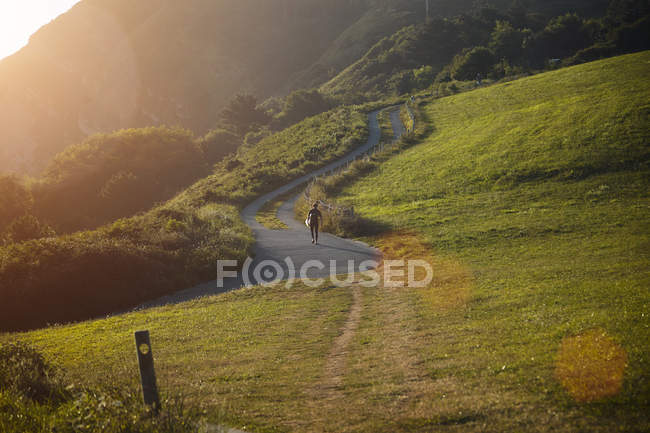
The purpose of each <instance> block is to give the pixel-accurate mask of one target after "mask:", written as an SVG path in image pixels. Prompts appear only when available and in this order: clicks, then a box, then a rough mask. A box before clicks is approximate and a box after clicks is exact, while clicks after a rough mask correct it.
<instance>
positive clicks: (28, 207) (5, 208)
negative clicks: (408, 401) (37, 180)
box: [0, 175, 34, 232]
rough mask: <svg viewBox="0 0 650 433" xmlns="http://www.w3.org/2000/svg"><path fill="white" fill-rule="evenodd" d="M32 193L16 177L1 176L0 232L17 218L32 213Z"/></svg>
mask: <svg viewBox="0 0 650 433" xmlns="http://www.w3.org/2000/svg"><path fill="white" fill-rule="evenodd" d="M33 205H34V199H33V197H32V193H31V192H30V191H29V190H28V189H27V188H25V186H24V185H23V184H22V183H21V182H20V181H19V180H18V178H17V177H16V176H12V175H0V232H1V231H2V229H3V228H5V227H7V225H9V224H10V223H11V222H12V221H14V220H15V219H16V218H18V217H21V216H23V215H26V214H28V213H31V211H32V207H33Z"/></svg>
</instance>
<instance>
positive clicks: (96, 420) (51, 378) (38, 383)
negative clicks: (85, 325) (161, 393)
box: [0, 342, 201, 433]
mask: <svg viewBox="0 0 650 433" xmlns="http://www.w3.org/2000/svg"><path fill="white" fill-rule="evenodd" d="M131 388H132V389H137V388H136V387H135V386H133V387H131ZM200 415H201V413H200V411H198V410H197V409H195V408H192V407H186V406H185V405H184V404H183V400H182V399H181V398H179V397H174V398H164V399H163V402H162V410H161V411H160V413H158V414H157V415H155V416H154V414H153V413H152V411H151V409H150V408H149V407H145V406H144V404H143V403H142V400H141V397H140V395H139V392H138V391H130V390H124V389H116V388H110V387H104V388H101V389H86V388H80V387H76V386H73V385H66V383H65V382H64V380H63V375H62V374H61V373H60V372H59V370H58V369H57V368H55V367H53V366H52V365H51V364H49V363H48V362H46V361H45V360H44V358H43V356H42V355H41V354H40V353H39V352H38V351H37V350H35V349H34V348H33V347H31V346H29V345H27V344H25V343H21V342H12V343H8V344H5V345H3V346H0V431H2V432H6V433H25V432H33V433H39V432H43V433H45V432H58V433H68V432H69V433H94V432H98V431H101V432H105V433H118V432H141V433H145V432H146V433H149V432H151V433H153V432H192V431H196V430H197V429H198V425H199V417H200Z"/></svg>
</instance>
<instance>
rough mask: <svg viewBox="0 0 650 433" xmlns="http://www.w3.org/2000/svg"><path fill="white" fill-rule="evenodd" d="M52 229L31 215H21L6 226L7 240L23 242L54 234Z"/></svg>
mask: <svg viewBox="0 0 650 433" xmlns="http://www.w3.org/2000/svg"><path fill="white" fill-rule="evenodd" d="M54 235H55V233H54V230H52V229H51V228H50V227H49V226H47V225H44V224H41V223H40V222H39V221H38V219H36V217H35V216H33V215H23V216H20V217H18V218H16V219H15V220H14V221H13V222H12V223H11V224H9V227H8V228H7V237H8V239H7V240H8V241H9V242H25V241H28V240H31V239H38V238H42V237H45V236H54Z"/></svg>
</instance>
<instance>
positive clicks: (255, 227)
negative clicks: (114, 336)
mask: <svg viewBox="0 0 650 433" xmlns="http://www.w3.org/2000/svg"><path fill="white" fill-rule="evenodd" d="M391 108H394V107H389V108H386V109H385V110H390V109H391ZM380 111H382V110H377V111H373V112H371V113H369V114H368V129H369V134H368V139H367V141H366V143H365V144H363V145H362V146H359V147H358V148H356V149H354V150H353V151H351V152H350V153H348V154H347V155H346V156H344V157H343V158H341V159H339V160H337V161H334V162H332V163H330V164H328V165H326V166H324V167H322V168H320V169H318V170H316V171H313V172H312V173H309V174H307V175H304V176H302V177H300V178H298V179H295V180H293V181H292V182H289V183H287V184H286V185H284V186H282V187H280V188H278V189H276V190H274V191H272V192H270V193H268V194H265V195H263V196H261V197H259V198H258V199H256V200H255V201H253V202H252V203H251V204H249V205H248V206H246V207H245V208H244V209H243V210H242V211H241V217H242V220H243V221H244V222H245V223H246V224H247V225H248V226H249V227H250V228H251V230H252V231H253V234H254V235H255V240H256V242H255V245H254V247H253V251H254V255H255V258H254V259H252V261H250V262H249V263H248V264H247V266H246V270H242V272H241V273H239V272H238V277H236V278H226V279H224V280H223V284H222V285H221V287H220V285H219V284H218V283H219V282H218V281H217V280H214V281H209V282H206V283H203V284H200V285H198V286H196V287H193V288H190V289H187V290H183V291H180V292H176V293H174V294H172V295H169V296H165V297H163V298H159V299H157V300H155V301H152V302H148V303H146V304H144V305H142V306H141V308H146V307H151V306H158V305H165V304H171V303H178V302H183V301H187V300H190V299H194V298H197V297H200V296H206V295H212V294H218V293H223V292H225V291H228V290H232V289H236V288H239V287H242V286H245V285H254V284H261V283H264V282H269V281H273V280H278V279H291V278H299V277H301V276H305V277H308V278H325V277H329V276H330V275H332V274H334V275H340V274H351V273H353V272H358V271H359V269H360V266H361V265H362V264H363V265H364V267H365V265H370V262H368V261H378V260H379V257H380V254H379V252H378V251H377V250H376V249H374V248H371V247H369V246H368V245H366V244H364V243H361V242H358V241H353V240H349V239H342V238H339V237H337V236H334V235H331V234H329V233H321V234H320V238H319V244H318V245H313V244H312V243H311V235H310V233H309V229H308V228H307V227H305V226H304V224H302V223H300V222H298V221H296V220H295V219H294V216H293V205H294V203H295V200H296V199H297V198H298V196H296V197H294V198H293V199H291V200H288V201H287V202H285V203H284V204H282V205H281V206H280V208H279V209H278V218H279V219H280V220H281V221H283V222H284V223H285V224H286V225H287V226H288V229H287V230H270V229H267V228H265V227H264V226H262V225H261V224H260V223H259V222H257V220H256V219H255V216H256V215H257V213H258V212H259V210H260V208H261V207H262V206H264V204H266V203H267V202H269V201H271V200H273V199H275V198H276V197H278V196H280V195H282V194H284V193H286V192H288V191H291V190H292V189H294V188H296V187H298V186H299V185H302V184H305V183H307V182H309V181H310V180H312V179H313V178H315V177H317V176H322V175H325V174H327V173H330V172H332V171H334V170H336V169H338V168H339V167H341V166H343V165H345V164H347V163H349V162H350V161H353V160H355V159H356V158H358V157H360V156H362V155H364V154H365V153H367V152H368V151H370V150H372V149H373V148H374V147H375V146H377V144H378V143H379V140H380V136H381V131H380V128H379V122H378V119H377V114H378V113H379V112H380ZM390 120H391V125H392V128H393V133H394V138H395V139H397V138H399V137H400V136H401V135H402V134H403V133H404V125H403V124H402V121H401V119H400V116H399V109H395V110H392V111H391V112H390ZM364 262H365V263H364ZM239 265H240V266H241V265H242V264H239ZM301 270H303V271H304V274H302V275H301ZM362 270H363V269H362ZM266 272H269V273H268V274H266Z"/></svg>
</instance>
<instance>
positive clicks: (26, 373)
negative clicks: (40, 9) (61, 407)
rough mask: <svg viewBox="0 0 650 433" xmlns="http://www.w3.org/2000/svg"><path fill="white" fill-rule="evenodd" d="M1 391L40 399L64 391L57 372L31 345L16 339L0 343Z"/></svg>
mask: <svg viewBox="0 0 650 433" xmlns="http://www.w3.org/2000/svg"><path fill="white" fill-rule="evenodd" d="M0 390H7V391H10V392H11V393H12V394H14V395H16V396H20V397H24V398H28V399H30V400H36V401H40V402H44V401H48V400H53V399H59V398H61V397H62V396H63V395H64V394H65V393H64V389H63V387H62V385H61V383H60V381H59V379H58V375H57V371H56V370H55V369H54V368H53V367H52V366H50V365H49V364H48V363H47V362H46V361H45V359H43V356H42V355H41V354H40V353H39V352H37V351H36V350H35V349H34V348H32V347H31V346H29V345H27V344H25V343H21V342H19V341H16V342H12V343H8V344H5V345H3V346H0Z"/></svg>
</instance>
